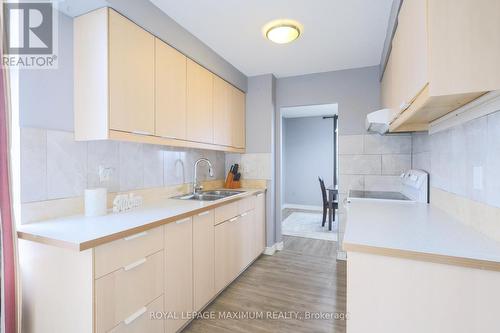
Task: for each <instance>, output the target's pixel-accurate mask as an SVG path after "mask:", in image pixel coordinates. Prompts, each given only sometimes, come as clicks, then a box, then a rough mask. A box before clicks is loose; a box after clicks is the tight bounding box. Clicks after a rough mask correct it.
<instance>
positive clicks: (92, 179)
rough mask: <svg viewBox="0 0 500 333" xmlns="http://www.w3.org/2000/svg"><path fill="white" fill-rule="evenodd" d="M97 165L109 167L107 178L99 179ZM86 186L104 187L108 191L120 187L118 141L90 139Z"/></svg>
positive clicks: (113, 190) (116, 189) (114, 190)
mask: <svg viewBox="0 0 500 333" xmlns="http://www.w3.org/2000/svg"><path fill="white" fill-rule="evenodd" d="M99 167H101V168H105V169H110V177H109V180H104V181H102V182H101V181H100V178H99ZM87 186H88V187H89V188H93V187H106V188H107V189H108V191H110V192H116V191H119V189H120V143H119V142H117V141H107V140H102V141H90V142H89V143H88V156H87Z"/></svg>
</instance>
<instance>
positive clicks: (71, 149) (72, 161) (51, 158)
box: [47, 131, 87, 199]
mask: <svg viewBox="0 0 500 333" xmlns="http://www.w3.org/2000/svg"><path fill="white" fill-rule="evenodd" d="M86 187H87V142H78V141H75V140H74V138H73V133H71V132H62V131H47V198H48V199H59V198H66V197H74V196H80V195H83V190H84V189H85V188H86Z"/></svg>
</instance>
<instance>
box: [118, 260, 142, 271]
mask: <svg viewBox="0 0 500 333" xmlns="http://www.w3.org/2000/svg"><path fill="white" fill-rule="evenodd" d="M145 262H146V258H142V259H140V260H137V261H136V262H133V263H131V264H128V265H127V266H123V269H124V270H125V271H130V270H131V269H132V268H136V267H137V266H140V265H142V264H144V263H145Z"/></svg>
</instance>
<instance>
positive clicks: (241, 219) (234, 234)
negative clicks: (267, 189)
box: [215, 194, 265, 292]
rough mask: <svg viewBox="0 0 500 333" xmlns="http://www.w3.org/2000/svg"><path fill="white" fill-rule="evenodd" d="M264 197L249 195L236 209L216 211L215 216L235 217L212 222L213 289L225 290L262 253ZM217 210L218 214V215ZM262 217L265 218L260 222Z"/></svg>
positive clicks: (234, 207)
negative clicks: (213, 254)
mask: <svg viewBox="0 0 500 333" xmlns="http://www.w3.org/2000/svg"><path fill="white" fill-rule="evenodd" d="M263 200H265V195H264V194H262V196H260V197H257V196H252V197H247V198H245V199H242V200H240V201H238V202H236V205H235V206H229V205H227V206H223V207H220V208H218V209H216V214H215V215H216V217H217V216H224V217H228V216H229V214H230V213H233V214H234V215H235V216H234V217H231V218H229V219H227V220H226V221H223V222H220V221H218V220H217V218H216V219H215V221H216V225H215V290H216V291H217V292H219V291H221V290H222V289H224V288H225V287H226V286H227V285H228V284H229V283H231V282H232V281H233V280H234V279H235V278H236V277H237V276H238V275H239V274H240V273H241V272H242V271H243V270H244V269H245V268H246V267H247V266H248V265H249V264H250V263H251V262H252V261H253V260H255V258H257V257H258V256H259V255H260V254H261V253H262V252H263V251H264V239H265V215H263V214H262V212H263V210H265V206H263V204H264V201H263ZM218 210H220V213H219V212H218ZM262 217H264V219H262Z"/></svg>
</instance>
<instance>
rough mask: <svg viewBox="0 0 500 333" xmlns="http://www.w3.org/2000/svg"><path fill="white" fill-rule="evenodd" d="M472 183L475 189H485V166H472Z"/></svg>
mask: <svg viewBox="0 0 500 333" xmlns="http://www.w3.org/2000/svg"><path fill="white" fill-rule="evenodd" d="M472 183H473V187H474V189H475V190H482V189H483V167H482V166H474V167H472Z"/></svg>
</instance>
